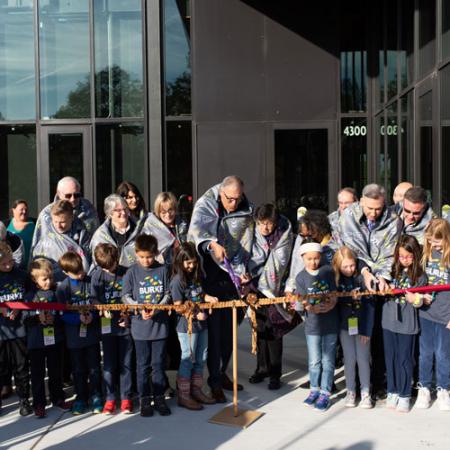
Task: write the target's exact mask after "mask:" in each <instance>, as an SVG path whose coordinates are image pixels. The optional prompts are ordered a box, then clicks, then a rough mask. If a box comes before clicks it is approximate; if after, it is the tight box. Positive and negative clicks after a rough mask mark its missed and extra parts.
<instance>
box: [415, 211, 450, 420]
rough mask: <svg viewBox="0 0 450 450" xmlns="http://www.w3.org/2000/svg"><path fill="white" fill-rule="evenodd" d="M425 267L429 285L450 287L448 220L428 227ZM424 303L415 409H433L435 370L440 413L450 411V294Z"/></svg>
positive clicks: (440, 294)
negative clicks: (432, 394) (432, 391)
mask: <svg viewBox="0 0 450 450" xmlns="http://www.w3.org/2000/svg"><path fill="white" fill-rule="evenodd" d="M422 265H423V267H424V268H425V272H426V274H427V276H428V283H429V284H430V285H433V284H435V285H439V284H448V283H450V224H449V223H448V222H447V221H446V220H444V219H433V220H431V221H430V222H429V223H428V225H427V228H426V229H425V238H424V249H423V257H422ZM423 302H424V306H423V307H422V308H421V309H420V310H419V321H420V337H419V345H420V352H419V383H420V384H419V393H418V395H417V401H416V404H415V407H416V408H422V409H426V408H429V407H430V402H431V393H430V389H431V387H432V382H433V366H434V369H435V374H436V386H437V403H438V405H439V409H440V410H441V411H450V396H449V392H448V389H449V388H450V376H449V374H450V292H448V291H443V292H436V293H433V295H430V294H425V295H424V296H423ZM433 362H434V364H433Z"/></svg>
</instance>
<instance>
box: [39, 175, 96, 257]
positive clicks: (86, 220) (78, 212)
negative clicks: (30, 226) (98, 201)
mask: <svg viewBox="0 0 450 450" xmlns="http://www.w3.org/2000/svg"><path fill="white" fill-rule="evenodd" d="M58 200H67V201H68V202H69V203H70V204H71V205H72V207H73V214H74V217H77V218H78V219H80V220H81V222H83V224H84V226H85V227H86V230H87V232H88V236H89V238H91V237H92V235H93V234H94V232H95V230H96V229H97V228H98V226H99V225H100V222H99V220H98V215H97V211H96V210H95V208H94V206H93V205H92V203H91V202H90V201H89V200H87V199H86V198H83V197H82V195H81V186H80V183H79V182H78V180H76V179H75V178H73V177H64V178H61V179H60V180H59V181H58V184H57V186H56V195H55V198H54V201H53V203H50V204H49V205H47V206H46V207H45V208H44V209H43V210H42V211H41V213H40V214H39V217H38V219H37V222H36V228H35V230H34V235H33V242H32V244H31V248H32V249H33V248H34V247H35V246H36V243H37V242H38V241H39V240H40V239H41V236H42V235H43V234H45V233H47V232H48V230H49V227H50V224H51V222H52V219H51V214H50V210H51V208H52V206H53V205H54V204H55V203H56V202H57V201H58Z"/></svg>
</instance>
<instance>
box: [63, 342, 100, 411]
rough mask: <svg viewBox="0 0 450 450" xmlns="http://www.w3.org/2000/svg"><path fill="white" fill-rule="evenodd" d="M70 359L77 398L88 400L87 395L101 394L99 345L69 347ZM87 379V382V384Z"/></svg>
mask: <svg viewBox="0 0 450 450" xmlns="http://www.w3.org/2000/svg"><path fill="white" fill-rule="evenodd" d="M70 361H71V364H72V377H73V385H74V388H75V393H76V395H77V400H81V401H83V402H86V403H87V401H88V399H89V395H91V396H93V397H94V396H98V397H100V396H101V395H102V376H101V369H100V345H99V344H95V345H91V346H89V347H84V348H75V349H74V348H71V349H70ZM88 380H89V384H88Z"/></svg>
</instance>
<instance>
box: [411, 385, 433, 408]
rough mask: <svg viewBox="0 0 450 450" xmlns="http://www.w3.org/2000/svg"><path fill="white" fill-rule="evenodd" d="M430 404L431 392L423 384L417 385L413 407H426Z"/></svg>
mask: <svg viewBox="0 0 450 450" xmlns="http://www.w3.org/2000/svg"><path fill="white" fill-rule="evenodd" d="M430 404H431V393H430V390H429V389H428V388H426V387H424V386H419V392H418V394H417V400H416V403H415V405H414V406H415V408H419V409H428V408H429V407H430Z"/></svg>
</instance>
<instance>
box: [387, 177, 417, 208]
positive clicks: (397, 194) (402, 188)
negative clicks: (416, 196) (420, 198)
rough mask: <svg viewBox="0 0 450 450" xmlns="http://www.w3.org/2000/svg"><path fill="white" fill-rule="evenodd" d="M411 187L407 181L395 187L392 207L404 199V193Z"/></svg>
mask: <svg viewBox="0 0 450 450" xmlns="http://www.w3.org/2000/svg"><path fill="white" fill-rule="evenodd" d="M412 187H413V185H412V184H411V183H410V182H409V181H402V182H401V183H399V184H398V185H397V187H396V188H395V189H394V195H393V196H392V200H393V201H394V205H397V204H398V203H400V202H401V201H403V199H404V198H405V193H406V191H407V190H408V189H411V188H412Z"/></svg>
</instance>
